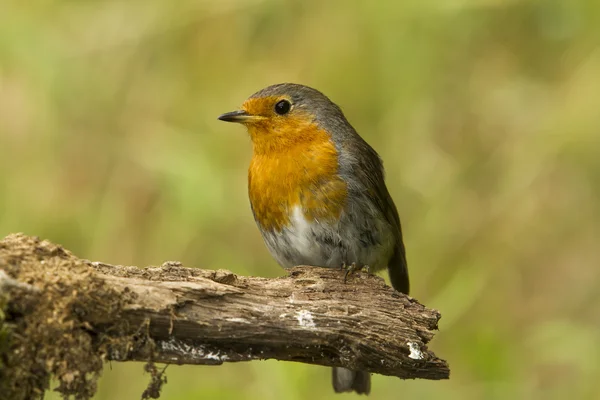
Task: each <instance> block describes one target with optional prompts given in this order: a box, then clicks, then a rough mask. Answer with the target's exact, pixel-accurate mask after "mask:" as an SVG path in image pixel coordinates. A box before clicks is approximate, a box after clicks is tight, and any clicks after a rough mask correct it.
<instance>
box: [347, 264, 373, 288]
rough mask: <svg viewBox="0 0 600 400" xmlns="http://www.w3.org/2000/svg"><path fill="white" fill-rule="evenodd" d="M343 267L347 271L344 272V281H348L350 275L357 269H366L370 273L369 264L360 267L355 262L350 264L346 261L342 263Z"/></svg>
mask: <svg viewBox="0 0 600 400" xmlns="http://www.w3.org/2000/svg"><path fill="white" fill-rule="evenodd" d="M342 269H345V270H346V273H345V274H344V283H346V281H347V280H348V275H350V274H353V273H355V272H356V271H364V272H366V273H367V274H368V273H369V269H370V268H369V266H368V265H363V266H362V267H359V266H358V265H356V263H355V262H353V263H352V264H350V265H346V263H342Z"/></svg>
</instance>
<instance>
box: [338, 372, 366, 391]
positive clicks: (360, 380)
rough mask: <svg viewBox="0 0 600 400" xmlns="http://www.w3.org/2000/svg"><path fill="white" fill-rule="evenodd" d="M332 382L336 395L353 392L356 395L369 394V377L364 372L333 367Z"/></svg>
mask: <svg viewBox="0 0 600 400" xmlns="http://www.w3.org/2000/svg"><path fill="white" fill-rule="evenodd" d="M332 381H333V390H335V392H336V393H343V392H352V391H355V392H356V393H358V394H369V392H371V375H370V374H369V373H368V372H365V371H351V370H349V369H346V368H342V367H333V374H332Z"/></svg>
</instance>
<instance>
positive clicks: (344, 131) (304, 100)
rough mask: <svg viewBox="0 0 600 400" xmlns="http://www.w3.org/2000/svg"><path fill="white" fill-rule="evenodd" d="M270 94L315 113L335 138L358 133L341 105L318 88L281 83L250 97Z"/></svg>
mask: <svg viewBox="0 0 600 400" xmlns="http://www.w3.org/2000/svg"><path fill="white" fill-rule="evenodd" d="M269 96H275V97H279V96H285V97H287V98H289V99H290V101H291V103H292V107H293V108H294V109H296V110H298V111H304V112H306V113H307V114H309V115H313V116H314V118H315V121H316V122H317V124H318V125H319V126H321V127H322V128H323V129H325V130H326V131H328V132H329V133H330V134H331V135H332V136H333V137H334V138H339V139H343V138H347V137H348V136H349V135H352V136H354V135H357V134H356V131H355V130H354V128H352V126H351V125H350V123H349V122H348V121H347V120H346V117H345V116H344V113H343V112H342V110H341V109H340V107H338V105H337V104H335V103H334V102H333V101H331V100H330V99H329V97H327V96H325V95H324V94H323V93H321V92H320V91H318V90H317V89H313V88H311V87H308V86H304V85H300V84H297V83H279V84H276V85H271V86H267V87H266V88H264V89H261V90H259V91H258V92H256V93H254V94H253V95H252V96H250V98H251V99H252V98H261V97H269Z"/></svg>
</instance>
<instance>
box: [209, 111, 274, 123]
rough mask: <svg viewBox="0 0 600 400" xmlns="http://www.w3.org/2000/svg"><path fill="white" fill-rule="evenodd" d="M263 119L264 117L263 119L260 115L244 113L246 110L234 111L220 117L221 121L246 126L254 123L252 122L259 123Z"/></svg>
mask: <svg viewBox="0 0 600 400" xmlns="http://www.w3.org/2000/svg"><path fill="white" fill-rule="evenodd" d="M263 118H264V117H261V116H260V115H252V114H249V113H248V112H247V111H244V110H238V111H232V112H228V113H225V114H222V115H220V116H219V119H220V120H221V121H225V122H237V123H240V124H244V123H247V122H252V121H258V120H261V119H263Z"/></svg>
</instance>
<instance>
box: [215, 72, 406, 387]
mask: <svg viewBox="0 0 600 400" xmlns="http://www.w3.org/2000/svg"><path fill="white" fill-rule="evenodd" d="M218 119H219V120H221V121H226V122H236V123H240V124H243V125H245V127H246V128H247V131H248V134H249V136H250V139H251V142H252V158H251V161H250V166H249V168H248V195H249V198H250V205H251V209H252V213H253V215H254V219H255V221H256V224H257V226H258V228H259V230H260V233H261V235H262V238H263V240H264V242H265V244H266V247H267V248H268V250H269V251H270V253H271V255H272V256H273V257H274V258H275V260H276V261H277V262H278V263H279V265H281V266H282V267H284V268H290V267H293V266H296V265H310V266H317V267H330V268H347V270H349V271H354V270H356V269H363V268H368V271H369V272H377V271H379V270H383V269H385V268H387V271H388V274H389V277H390V282H391V284H392V287H393V288H394V289H395V290H397V291H399V292H401V293H405V294H408V293H409V277H408V267H407V263H406V251H405V247H404V243H403V238H402V229H401V226H400V218H399V216H398V211H397V209H396V206H395V204H394V201H393V200H392V197H391V196H390V193H389V191H388V189H387V186H386V184H385V179H384V169H383V163H382V160H381V158H380V156H379V155H378V153H377V152H376V151H375V150H374V149H373V148H372V147H371V146H370V145H369V144H368V143H367V142H366V141H365V140H364V139H363V138H362V137H361V136H360V135H359V134H358V133H357V132H356V130H355V129H354V128H353V127H352V125H350V123H349V122H348V120H347V119H346V117H345V115H344V113H343V112H342V110H341V108H340V107H339V106H338V105H337V104H335V103H334V102H332V101H331V100H330V99H329V98H328V97H327V96H325V95H324V94H323V93H321V92H320V91H318V90H316V89H313V88H311V87H308V86H304V85H300V84H294V83H280V84H275V85H272V86H268V87H266V88H264V89H262V90H259V91H258V92H256V93H254V94H253V95H251V96H250V97H249V98H247V99H246V100H245V101H244V103H243V104H242V106H241V109H239V110H236V111H232V112H228V113H225V114H222V115H220V116H219V117H218ZM332 383H333V388H334V391H335V392H337V393H341V392H352V391H355V392H356V393H358V394H365V395H368V394H369V392H370V390H371V376H370V374H369V373H368V372H366V371H352V370H349V369H346V368H343V367H333V373H332Z"/></svg>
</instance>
